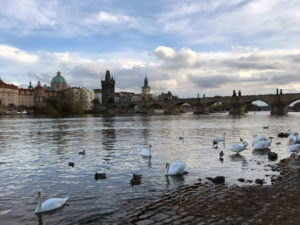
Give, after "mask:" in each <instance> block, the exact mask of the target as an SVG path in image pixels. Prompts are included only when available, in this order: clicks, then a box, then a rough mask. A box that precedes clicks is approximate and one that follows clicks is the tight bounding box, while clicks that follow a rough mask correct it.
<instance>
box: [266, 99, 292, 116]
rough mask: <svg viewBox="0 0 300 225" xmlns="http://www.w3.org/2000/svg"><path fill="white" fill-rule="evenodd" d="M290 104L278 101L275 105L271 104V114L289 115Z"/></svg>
mask: <svg viewBox="0 0 300 225" xmlns="http://www.w3.org/2000/svg"><path fill="white" fill-rule="evenodd" d="M288 107H289V105H284V104H283V103H281V102H277V103H276V104H274V105H270V108H271V115H276V116H283V115H287V113H288Z"/></svg>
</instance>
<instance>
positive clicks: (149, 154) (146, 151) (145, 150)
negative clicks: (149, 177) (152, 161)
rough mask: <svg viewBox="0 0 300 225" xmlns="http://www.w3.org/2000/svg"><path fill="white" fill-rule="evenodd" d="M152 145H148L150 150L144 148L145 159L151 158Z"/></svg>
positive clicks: (142, 153)
mask: <svg viewBox="0 0 300 225" xmlns="http://www.w3.org/2000/svg"><path fill="white" fill-rule="evenodd" d="M151 147H152V146H151V145H148V149H147V148H143V149H142V150H141V156H144V157H151Z"/></svg>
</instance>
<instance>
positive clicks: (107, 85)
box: [101, 70, 115, 105]
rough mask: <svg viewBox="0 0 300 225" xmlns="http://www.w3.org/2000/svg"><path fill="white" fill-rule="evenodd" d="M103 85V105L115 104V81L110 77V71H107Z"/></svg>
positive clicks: (102, 81)
mask: <svg viewBox="0 0 300 225" xmlns="http://www.w3.org/2000/svg"><path fill="white" fill-rule="evenodd" d="M101 85H102V104H103V105H107V104H114V103H115V80H114V78H113V77H111V76H110V72H109V70H107V71H106V74H105V80H101Z"/></svg>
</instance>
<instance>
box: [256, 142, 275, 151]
mask: <svg viewBox="0 0 300 225" xmlns="http://www.w3.org/2000/svg"><path fill="white" fill-rule="evenodd" d="M271 143H272V140H270V141H268V140H261V141H258V142H256V143H255V144H254V146H253V150H254V151H256V150H268V149H269V147H270V145H271Z"/></svg>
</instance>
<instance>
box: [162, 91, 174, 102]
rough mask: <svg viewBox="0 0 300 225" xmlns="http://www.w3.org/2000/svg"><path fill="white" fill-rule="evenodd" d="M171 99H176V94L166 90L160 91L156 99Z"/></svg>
mask: <svg viewBox="0 0 300 225" xmlns="http://www.w3.org/2000/svg"><path fill="white" fill-rule="evenodd" d="M171 99H177V96H175V95H173V94H172V93H171V91H168V92H167V93H161V94H160V95H159V96H158V100H171Z"/></svg>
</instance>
